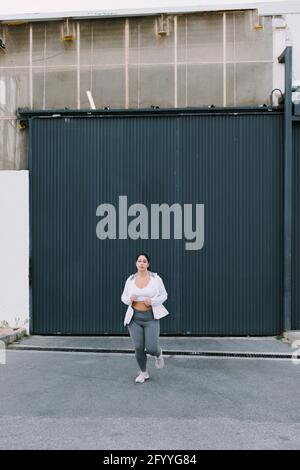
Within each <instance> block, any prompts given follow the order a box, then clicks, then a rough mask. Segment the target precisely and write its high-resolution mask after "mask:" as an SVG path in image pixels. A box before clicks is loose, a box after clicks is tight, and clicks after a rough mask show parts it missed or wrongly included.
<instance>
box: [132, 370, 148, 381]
mask: <svg viewBox="0 0 300 470" xmlns="http://www.w3.org/2000/svg"><path fill="white" fill-rule="evenodd" d="M147 379H149V374H148V372H147V371H146V372H141V373H140V375H138V376H137V378H136V379H135V381H136V382H139V383H143V382H145V380H147Z"/></svg>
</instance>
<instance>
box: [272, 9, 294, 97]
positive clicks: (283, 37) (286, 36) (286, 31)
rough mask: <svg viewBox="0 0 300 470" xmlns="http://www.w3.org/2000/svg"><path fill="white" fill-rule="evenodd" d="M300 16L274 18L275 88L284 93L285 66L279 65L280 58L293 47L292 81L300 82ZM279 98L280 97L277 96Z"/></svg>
mask: <svg viewBox="0 0 300 470" xmlns="http://www.w3.org/2000/svg"><path fill="white" fill-rule="evenodd" d="M299 25H300V14H299V13H289V14H284V15H282V17H281V18H275V17H274V18H273V88H280V89H281V90H282V92H284V65H283V64H279V63H278V60H277V58H278V56H279V55H280V54H281V52H282V51H283V50H284V49H285V48H286V47H287V46H292V47H293V71H292V80H293V82H294V81H296V80H298V81H299V80H300V28H299ZM276 96H279V95H276ZM274 104H276V102H274Z"/></svg>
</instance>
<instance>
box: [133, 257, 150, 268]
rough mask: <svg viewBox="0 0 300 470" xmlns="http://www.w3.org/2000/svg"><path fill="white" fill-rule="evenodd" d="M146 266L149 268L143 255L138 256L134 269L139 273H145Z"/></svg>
mask: <svg viewBox="0 0 300 470" xmlns="http://www.w3.org/2000/svg"><path fill="white" fill-rule="evenodd" d="M148 266H149V263H148V261H147V258H146V256H143V255H141V256H139V257H138V259H137V262H136V267H137V269H138V271H141V272H144V271H147V268H148Z"/></svg>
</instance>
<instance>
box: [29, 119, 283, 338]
mask: <svg viewBox="0 0 300 470" xmlns="http://www.w3.org/2000/svg"><path fill="white" fill-rule="evenodd" d="M30 128H31V152H30V201H31V222H30V223H31V255H32V276H33V278H32V279H33V281H32V282H33V283H32V286H33V291H32V294H33V297H32V301H33V304H32V313H33V322H32V323H33V332H34V333H47V334H50V333H64V334H68V333H70V334H97V333H98V334H106V333H107V334H125V333H127V330H126V329H125V328H124V327H123V315H124V313H125V310H126V307H125V306H124V305H122V304H121V302H120V295H121V293H122V289H123V285H124V282H125V279H126V277H127V276H128V275H129V274H130V273H133V272H135V270H136V269H135V255H136V254H137V253H138V252H139V251H140V250H142V251H145V252H147V253H149V255H150V258H151V269H152V270H153V271H157V272H158V273H159V274H160V275H161V276H162V278H163V280H164V282H165V285H166V288H167V291H168V293H169V299H168V301H167V302H166V304H165V305H166V307H167V308H168V309H169V311H170V312H171V313H170V315H169V316H168V317H165V318H164V319H163V320H162V322H161V332H162V334H164V333H165V334H199V335H200V334H207V335H222V334H223V335H230V334H232V335H239V334H241V335H247V334H258V335H260V334H261V335H265V334H266V335H267V334H277V333H279V332H281V331H282V320H281V311H282V249H283V247H282V221H283V219H282V197H283V194H282V182H283V180H282V149H283V137H282V116H281V115H280V114H272V113H265V114H260V115H258V114H251V113H250V114H237V115H219V116H215V115H197V114H195V115H179V114H178V115H171V116H165V115H164V114H163V113H162V114H161V115H154V116H143V115H140V116H126V115H123V116H122V115H119V116H109V115H108V116H107V117H90V118H88V117H82V118H78V117H61V118H52V119H51V118H33V119H31V122H30ZM119 195H127V196H128V206H129V205H131V204H134V203H142V204H145V206H146V207H147V208H148V210H149V212H150V205H151V204H155V203H157V204H162V203H167V204H169V205H170V206H171V205H172V204H173V203H179V204H181V206H182V208H183V207H184V206H183V205H184V204H193V205H195V204H204V205H205V222H204V226H205V241H204V247H203V248H202V249H201V250H198V251H187V250H185V243H186V241H187V240H185V239H182V240H174V239H173V238H172V234H173V231H172V230H171V239H169V240H168V239H164V240H162V239H159V240H151V239H148V240H139V239H138V240H132V239H130V238H128V239H127V240H119V239H117V240H99V239H98V238H97V237H96V224H97V222H98V220H99V218H97V217H96V208H97V206H98V205H99V204H101V203H110V204H113V205H114V207H115V208H118V197H119ZM193 207H194V206H193ZM194 210H195V209H194Z"/></svg>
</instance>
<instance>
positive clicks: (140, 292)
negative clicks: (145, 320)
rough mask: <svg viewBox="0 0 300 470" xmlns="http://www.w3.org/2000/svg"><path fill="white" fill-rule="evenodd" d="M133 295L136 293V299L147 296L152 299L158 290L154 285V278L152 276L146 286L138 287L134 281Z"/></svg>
mask: <svg viewBox="0 0 300 470" xmlns="http://www.w3.org/2000/svg"><path fill="white" fill-rule="evenodd" d="M131 295H136V296H137V299H136V300H140V301H141V300H145V298H146V297H149V298H150V299H151V298H153V297H154V296H155V295H156V290H155V288H154V285H153V279H152V277H151V278H150V281H149V282H148V284H147V285H146V286H145V287H138V286H137V285H136V284H135V282H133V283H132V288H131Z"/></svg>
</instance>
